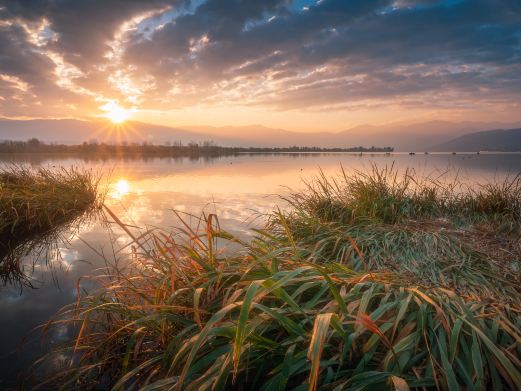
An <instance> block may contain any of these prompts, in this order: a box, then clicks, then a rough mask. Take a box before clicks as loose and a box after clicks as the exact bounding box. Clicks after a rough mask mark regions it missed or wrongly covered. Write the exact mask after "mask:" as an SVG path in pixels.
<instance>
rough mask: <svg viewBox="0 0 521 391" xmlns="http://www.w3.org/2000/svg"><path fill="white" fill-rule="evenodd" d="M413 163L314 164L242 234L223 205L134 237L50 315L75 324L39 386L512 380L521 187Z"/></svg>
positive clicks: (501, 384)
mask: <svg viewBox="0 0 521 391" xmlns="http://www.w3.org/2000/svg"><path fill="white" fill-rule="evenodd" d="M409 174H410V173H409ZM409 174H406V175H405V176H402V177H399V176H398V174H397V173H396V172H394V171H393V170H392V169H391V170H388V171H384V170H379V169H376V168H375V171H373V172H372V173H370V174H355V175H353V176H347V175H346V174H345V173H344V174H343V176H342V177H343V178H344V182H343V183H342V182H340V181H336V182H332V181H331V180H330V179H326V178H325V177H322V178H319V179H317V181H315V182H313V183H312V184H310V187H309V188H308V191H307V192H301V193H298V194H294V195H293V196H291V197H289V200H290V201H291V203H292V207H291V208H290V209H289V210H288V211H285V212H281V211H276V212H274V213H273V214H272V215H271V216H270V219H269V222H268V224H267V225H266V227H265V229H263V230H257V231H256V233H257V234H256V237H255V239H254V240H252V241H250V242H243V241H241V240H240V239H239V238H236V237H234V236H233V235H231V234H230V233H227V232H225V231H223V230H222V229H221V228H220V226H219V224H218V221H217V219H216V217H215V216H214V215H209V216H204V215H203V217H202V219H201V220H200V223H201V226H202V227H203V228H204V229H200V230H196V229H194V228H192V227H191V226H190V225H189V224H188V223H187V222H186V221H185V220H181V221H180V226H181V228H180V229H178V230H177V231H175V232H172V233H164V232H160V231H154V232H150V233H148V234H147V235H145V236H143V237H135V236H134V243H133V247H132V251H131V252H130V253H129V254H128V257H127V258H126V259H124V260H123V259H122V260H118V262H117V264H116V266H113V267H108V268H107V270H104V273H103V274H102V275H99V276H97V277H94V278H93V279H94V280H95V281H96V282H97V284H98V287H99V289H97V290H95V291H92V292H79V293H80V295H79V297H78V301H77V302H76V303H74V304H72V305H70V306H68V307H66V308H64V309H63V310H62V311H61V312H60V313H59V314H58V316H57V317H56V319H55V320H54V321H52V322H50V323H49V324H47V325H46V326H45V327H44V332H47V331H48V330H49V328H51V327H53V326H61V327H62V326H64V325H66V326H69V327H72V328H73V329H74V330H76V337H75V339H74V340H73V341H71V342H69V343H66V344H65V345H60V346H57V347H56V349H55V350H53V351H52V352H50V353H49V354H48V355H47V356H46V357H44V358H43V359H42V361H41V362H49V361H52V360H53V359H56V358H57V357H59V358H61V359H62V360H63V367H62V368H61V369H60V370H59V371H57V372H56V373H55V374H54V375H53V376H51V377H49V378H48V379H47V380H46V381H45V382H43V383H41V384H40V386H42V387H43V386H54V387H56V388H62V389H78V390H82V389H85V390H87V389H93V388H94V387H97V389H111V390H248V389H250V390H283V389H291V390H383V389H393V390H408V389H425V390H426V389H439V390H460V389H469V390H486V389H495V390H502V389H511V390H515V389H520V388H521V332H520V330H521V305H520V303H521V300H520V299H521V290H520V285H519V281H518V280H515V278H519V273H517V274H515V273H514V272H513V271H512V270H513V269H512V270H510V269H509V267H510V266H511V265H509V263H510V264H512V265H513V264H514V262H515V261H516V259H514V258H515V257H517V261H519V254H520V246H519V236H518V235H516V234H515V232H518V231H517V230H518V229H519V224H520V219H519V198H518V197H519V193H517V192H518V190H519V186H518V185H515V184H514V185H498V186H493V187H491V188H490V189H502V190H500V191H496V190H494V191H491V190H488V188H487V187H485V188H482V189H480V190H479V189H478V190H474V191H473V192H467V193H459V192H455V191H451V190H450V189H449V188H448V187H441V185H440V188H439V189H438V188H435V187H433V188H432V189H433V190H428V189H427V190H426V188H425V187H422V186H421V184H420V186H412V185H411V184H410V183H411V182H410V181H412V179H411V176H410V175H409ZM432 186H434V185H432ZM516 186H517V187H516ZM480 192H481V193H480ZM504 200H508V202H504ZM462 207H465V208H467V209H465V210H462V209H461V208H462ZM470 212H471V213H470ZM500 216H501V217H500ZM113 218H114V219H115V220H116V222H117V223H119V224H121V225H123V223H122V222H120V221H119V220H118V219H117V217H116V216H113ZM507 220H508V224H507V226H508V229H507V230H504V231H498V230H497V229H496V228H497V227H499V226H501V225H504V224H505V222H507ZM493 227H495V228H494V230H493V232H494V234H492V233H491V232H492V231H491V229H492V228H493ZM125 228H126V227H125ZM498 232H502V233H501V235H502V236H501V239H502V241H501V246H503V247H505V248H507V247H508V246H510V247H508V248H510V249H511V251H510V253H511V254H513V255H512V257H511V258H509V257H508V256H506V255H504V254H502V252H500V251H498V249H497V246H496V247H494V243H496V242H494V241H493V240H492V238H491V236H490V235H496V236H497V235H499V234H498ZM483 238H484V240H485V241H487V240H488V241H489V242H487V243H488V245H487V246H484V245H483V244H481V243H482V240H477V239H483ZM227 243H229V244H230V245H229V246H228V247H229V249H228V250H227V245H226V244H227ZM516 245H517V247H516ZM231 248H233V249H234V250H233V251H230V249H231ZM516 249H517V250H516ZM516 251H517V253H516ZM509 270H510V271H509ZM516 281H517V282H516Z"/></svg>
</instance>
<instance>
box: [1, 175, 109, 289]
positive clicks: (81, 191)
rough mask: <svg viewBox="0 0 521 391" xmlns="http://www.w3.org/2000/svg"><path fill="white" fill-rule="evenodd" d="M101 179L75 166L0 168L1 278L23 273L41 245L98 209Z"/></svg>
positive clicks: (12, 278) (8, 279)
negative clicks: (25, 259) (29, 257)
mask: <svg viewBox="0 0 521 391" xmlns="http://www.w3.org/2000/svg"><path fill="white" fill-rule="evenodd" d="M99 206H100V205H99V200H98V179H97V178H96V177H94V176H93V175H92V173H91V172H88V171H81V170H76V169H68V170H66V169H61V170H52V169H45V168H38V169H31V168H27V167H22V166H4V167H2V168H1V169H0V278H2V279H3V280H4V282H5V281H10V280H14V279H16V278H18V277H23V271H22V270H20V265H19V260H20V258H21V257H23V256H24V255H27V254H28V253H29V252H31V251H34V250H35V249H43V248H45V246H46V244H47V243H49V242H50V241H52V240H53V239H55V238H56V235H57V234H58V233H59V232H60V231H61V230H62V229H64V228H65V227H67V226H68V225H70V224H72V223H73V222H74V221H76V220H77V219H78V218H79V217H80V216H82V215H83V214H84V213H85V212H87V211H89V210H91V209H94V208H98V207H99Z"/></svg>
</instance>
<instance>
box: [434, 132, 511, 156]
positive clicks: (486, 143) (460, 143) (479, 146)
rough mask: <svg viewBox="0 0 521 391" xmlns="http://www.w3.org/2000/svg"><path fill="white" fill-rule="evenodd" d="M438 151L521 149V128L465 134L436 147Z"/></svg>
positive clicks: (505, 150) (509, 150) (507, 150)
mask: <svg viewBox="0 0 521 391" xmlns="http://www.w3.org/2000/svg"><path fill="white" fill-rule="evenodd" d="M434 150H436V151H455V152H473V151H504V152H520V151H521V128H518V129H495V130H486V131H482V132H475V133H469V134H465V135H463V136H460V137H457V138H455V139H453V140H451V141H448V142H446V143H443V144H440V145H438V146H437V147H435V148H434Z"/></svg>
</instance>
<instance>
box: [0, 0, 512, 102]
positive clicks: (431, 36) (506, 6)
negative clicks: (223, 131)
mask: <svg viewBox="0 0 521 391" xmlns="http://www.w3.org/2000/svg"><path fill="white" fill-rule="evenodd" d="M0 4H2V5H1V6H0V7H2V8H0V16H1V17H2V20H4V21H5V22H2V23H3V24H2V25H0V26H1V27H0V51H1V53H2V54H1V57H0V74H3V75H5V77H4V78H3V79H0V92H1V94H2V95H1V96H2V97H3V98H4V101H5V100H7V99H5V98H6V97H13V96H18V97H19V98H20V100H22V101H25V102H29V104H30V102H31V99H29V97H28V96H27V94H29V91H30V93H32V94H33V95H34V96H35V98H34V99H35V100H37V99H40V98H41V97H42V96H46V97H47V98H48V99H51V100H52V97H53V96H54V98H55V99H57V98H56V95H58V94H63V93H64V92H66V94H68V96H69V98H70V99H71V100H72V101H74V102H75V103H73V104H76V105H78V106H81V105H84V106H82V107H88V108H89V110H91V109H94V108H95V107H96V105H98V106H99V102H100V101H103V99H105V100H106V99H114V100H119V101H121V102H123V103H125V104H126V105H136V106H138V107H140V108H146V109H154V110H170V109H173V108H181V107H190V106H195V105H198V106H203V107H213V106H218V105H245V106H252V107H265V108H267V109H275V110H282V111H283V110H306V109H313V110H320V109H321V108H323V109H324V110H331V109H334V108H335V107H338V108H341V109H345V108H346V107H354V106H364V107H370V106H371V104H373V105H375V106H381V105H385V104H386V102H388V103H392V104H393V105H399V103H400V102H404V103H403V104H404V105H406V104H409V105H412V104H415V103H414V102H416V104H417V105H418V107H420V106H424V105H425V104H426V102H430V103H432V104H433V105H436V106H438V107H447V108H450V107H451V105H455V104H459V105H460V106H465V107H472V102H476V104H475V106H476V107H478V106H479V105H483V104H494V105H498V104H509V103H511V102H512V101H517V100H518V98H517V96H519V94H520V93H521V81H520V76H519V75H520V74H521V3H519V2H518V1H516V0H500V1H492V0H473V1H471V0H442V1H434V0H429V1H426V0H424V1H419V0H416V1H414V0H395V1H391V0H366V1H349V0H318V1H314V0H309V1H303V0H298V1H290V0H256V1H244V0H206V1H204V0H197V1H191V2H190V1H188V0H186V1H175V0H170V1H167V0H152V1H147V2H143V1H137V0H136V1H133V0H127V1H110V2H109V1H102V0H99V1H97V0H96V1H89V2H77V1H70V0H69V1H65V0H54V1H51V0H49V1H43V0H40V1H36V0H35V1H9V2H4V3H0ZM18 82H22V83H26V84H27V85H28V86H29V88H28V91H25V92H23V91H20V88H18V87H19V86H20V84H19V83H18ZM17 83H18V84H17ZM22 85H23V84H22ZM17 86H18V87H17ZM24 94H26V95H24ZM4 95H5V96H4ZM40 100H41V99H40ZM76 101H77V102H76ZM96 102H97V103H96ZM13 106H16V104H14V105H13Z"/></svg>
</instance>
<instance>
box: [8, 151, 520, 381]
mask: <svg viewBox="0 0 521 391" xmlns="http://www.w3.org/2000/svg"><path fill="white" fill-rule="evenodd" d="M31 159H32V160H31ZM31 159H28V160H27V159H23V158H15V161H16V163H17V164H29V165H35V166H38V165H43V166H48V167H54V166H56V167H60V166H65V167H67V166H81V167H86V168H90V169H92V170H93V171H94V172H99V173H101V174H103V183H104V185H105V186H106V188H107V195H106V200H105V203H106V205H107V207H108V208H110V210H111V211H112V212H113V213H114V214H115V215H117V216H118V217H119V219H120V220H122V221H123V222H124V223H126V224H130V225H132V226H135V227H140V229H141V230H143V231H144V230H146V229H150V228H153V227H159V228H162V229H166V230H168V229H169V228H171V227H174V226H176V225H178V223H179V221H178V220H177V218H176V217H175V215H174V213H173V211H172V210H173V209H174V210H177V211H180V212H184V213H189V214H194V215H199V214H200V213H201V212H202V211H203V210H204V211H206V212H207V213H215V214H217V216H218V217H219V222H220V224H221V226H222V227H223V228H224V229H226V230H228V231H231V232H232V233H234V234H237V235H240V236H242V237H244V238H248V237H249V236H250V235H252V232H251V231H250V229H251V228H252V227H256V226H260V225H262V221H263V219H262V215H263V214H265V213H268V212H270V211H272V210H273V209H274V208H276V207H277V206H279V207H281V208H284V207H288V205H286V203H285V202H284V200H283V199H281V198H280V195H282V196H283V195H284V194H288V192H289V191H290V190H289V189H293V190H296V191H298V190H299V189H303V181H305V180H309V179H311V178H313V177H314V176H317V175H319V174H320V171H322V172H323V173H324V174H325V175H326V176H336V175H339V174H340V170H341V167H343V169H344V170H345V171H346V172H348V173H349V172H353V171H355V170H358V171H364V170H368V169H370V168H371V166H372V165H373V164H374V165H377V166H379V167H384V166H391V165H393V166H394V167H395V168H396V169H397V170H398V171H404V170H406V169H409V170H413V171H411V173H412V175H414V176H415V177H417V178H422V177H426V176H427V177H431V178H438V179H439V180H442V181H443V180H447V181H450V180H453V179H454V178H458V180H460V181H463V182H466V183H490V182H494V181H501V180H503V179H505V178H507V177H513V176H514V175H516V174H517V173H518V172H520V171H521V154H480V155H476V154H457V155H452V154H429V155H423V154H417V155H414V156H411V155H408V154H390V155H386V154H373V155H369V154H363V155H358V154H335V153H329V154H273V155H262V154H259V155H239V156H234V157H218V158H181V159H173V158H167V159H160V158H151V159H140V160H132V159H127V160H105V161H98V160H92V161H83V160H76V159H65V160H64V159H58V158H53V157H47V158H45V159H41V158H36V157H34V156H33V157H32V158H31ZM10 162H12V160H11V161H10ZM10 162H9V161H2V162H0V164H8V163H10ZM136 232H139V229H138V228H136ZM78 236H79V237H70V238H69V239H70V242H69V243H61V244H59V245H58V247H57V250H56V251H59V252H60V255H61V260H60V261H59V262H56V263H55V264H54V265H53V267H52V268H49V267H48V266H47V265H45V264H43V263H42V262H38V260H37V262H36V264H35V266H34V268H32V267H31V265H32V263H31V262H32V261H33V260H34V259H30V257H29V258H28V259H27V268H26V271H27V273H28V274H29V275H30V276H31V279H32V282H33V285H34V286H35V287H36V288H37V289H30V288H23V289H21V288H20V287H19V286H5V287H2V288H1V289H0V311H1V313H2V317H1V318H0V342H1V344H2V346H3V349H2V354H1V355H0V379H1V380H0V388H5V387H8V386H10V387H13V386H14V385H15V384H16V380H17V377H18V376H19V374H20V373H21V371H23V370H26V369H27V368H28V367H29V365H30V364H31V363H32V362H33V361H34V360H35V359H37V358H38V357H39V356H40V355H41V354H42V353H44V352H45V351H46V348H45V345H43V346H42V345H41V344H40V340H39V336H38V334H37V333H35V332H32V330H33V329H34V328H35V327H37V326H38V325H41V324H43V323H45V322H46V321H47V320H48V319H49V318H51V317H52V316H53V315H54V314H55V313H56V312H57V311H58V310H59V309H60V308H61V307H63V306H64V305H66V304H69V303H71V302H73V301H74V300H75V298H76V294H77V281H78V279H79V278H80V277H84V276H88V275H92V274H96V273H99V268H102V267H103V266H104V264H105V260H104V259H103V258H105V259H107V260H108V261H112V260H114V259H115V258H117V257H118V250H119V249H120V248H122V247H124V246H125V245H126V244H127V243H128V242H129V238H128V237H127V235H126V234H125V233H124V232H123V231H121V230H120V229H114V230H112V231H109V230H108V229H107V227H106V226H103V225H102V224H100V223H99V222H90V223H86V224H85V225H84V226H82V227H80V230H79V234H78ZM111 243H113V244H114V245H113V244H111ZM123 251H128V249H126V250H123ZM81 281H82V282H81V283H80V287H81V288H84V289H89V287H90V285H89V282H88V280H87V279H83V280H81ZM68 332H69V330H67V329H66V328H63V329H58V330H57V331H54V334H53V335H50V336H47V341H50V343H59V342H60V341H62V340H64V339H65V338H66V337H67V335H68ZM26 337H28V339H27V341H26V343H25V345H23V346H21V343H22V342H23V341H24V339H25V338H26Z"/></svg>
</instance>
